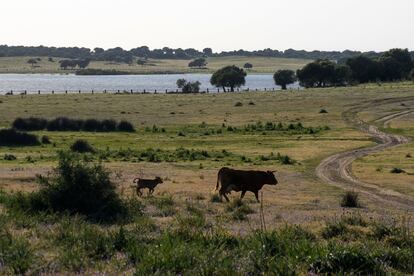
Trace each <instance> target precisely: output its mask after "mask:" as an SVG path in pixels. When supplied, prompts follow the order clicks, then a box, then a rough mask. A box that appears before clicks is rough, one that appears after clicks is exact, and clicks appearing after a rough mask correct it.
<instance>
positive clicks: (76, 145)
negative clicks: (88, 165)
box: [70, 139, 95, 153]
mask: <svg viewBox="0 0 414 276" xmlns="http://www.w3.org/2000/svg"><path fill="white" fill-rule="evenodd" d="M70 149H71V151H73V152H79V153H85V152H91V153H93V152H95V149H94V148H93V147H92V146H91V145H90V144H89V142H88V141H86V140H82V139H78V140H76V141H75V142H73V144H72V145H71V146H70Z"/></svg>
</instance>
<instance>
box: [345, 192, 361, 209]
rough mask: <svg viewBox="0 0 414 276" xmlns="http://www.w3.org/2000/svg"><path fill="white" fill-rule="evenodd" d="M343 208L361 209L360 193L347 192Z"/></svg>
mask: <svg viewBox="0 0 414 276" xmlns="http://www.w3.org/2000/svg"><path fill="white" fill-rule="evenodd" d="M341 206H342V207H347V208H359V207H361V204H360V203H359V195H358V193H357V192H354V191H347V192H345V194H344V195H343V196H342V201H341Z"/></svg>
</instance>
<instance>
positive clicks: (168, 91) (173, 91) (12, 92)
mask: <svg viewBox="0 0 414 276" xmlns="http://www.w3.org/2000/svg"><path fill="white" fill-rule="evenodd" d="M278 90H280V88H276V87H272V88H254V89H250V88H243V89H241V88H236V89H234V92H250V91H254V92H258V91H262V92H268V91H278ZM289 90H300V88H299V87H298V88H290V89H289ZM223 92H225V93H230V91H229V89H227V90H226V91H223V89H220V88H215V89H209V88H207V89H204V90H201V91H200V92H194V93H223ZM95 93H99V94H158V93H162V94H189V93H185V92H182V91H180V90H179V89H162V90H158V89H150V90H146V89H143V90H134V89H129V90H126V89H115V90H107V89H104V90H94V89H92V90H81V89H79V90H51V91H41V90H37V91H28V90H17V91H16V90H9V91H2V92H0V95H36V94H37V95H54V94H95Z"/></svg>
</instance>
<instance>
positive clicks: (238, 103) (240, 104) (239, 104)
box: [234, 102, 243, 107]
mask: <svg viewBox="0 0 414 276" xmlns="http://www.w3.org/2000/svg"><path fill="white" fill-rule="evenodd" d="M234 106H236V107H239V106H243V103H242V102H237V103H235V104H234Z"/></svg>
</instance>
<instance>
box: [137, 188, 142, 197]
mask: <svg viewBox="0 0 414 276" xmlns="http://www.w3.org/2000/svg"><path fill="white" fill-rule="evenodd" d="M137 196H139V197H141V196H142V192H141V189H137Z"/></svg>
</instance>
